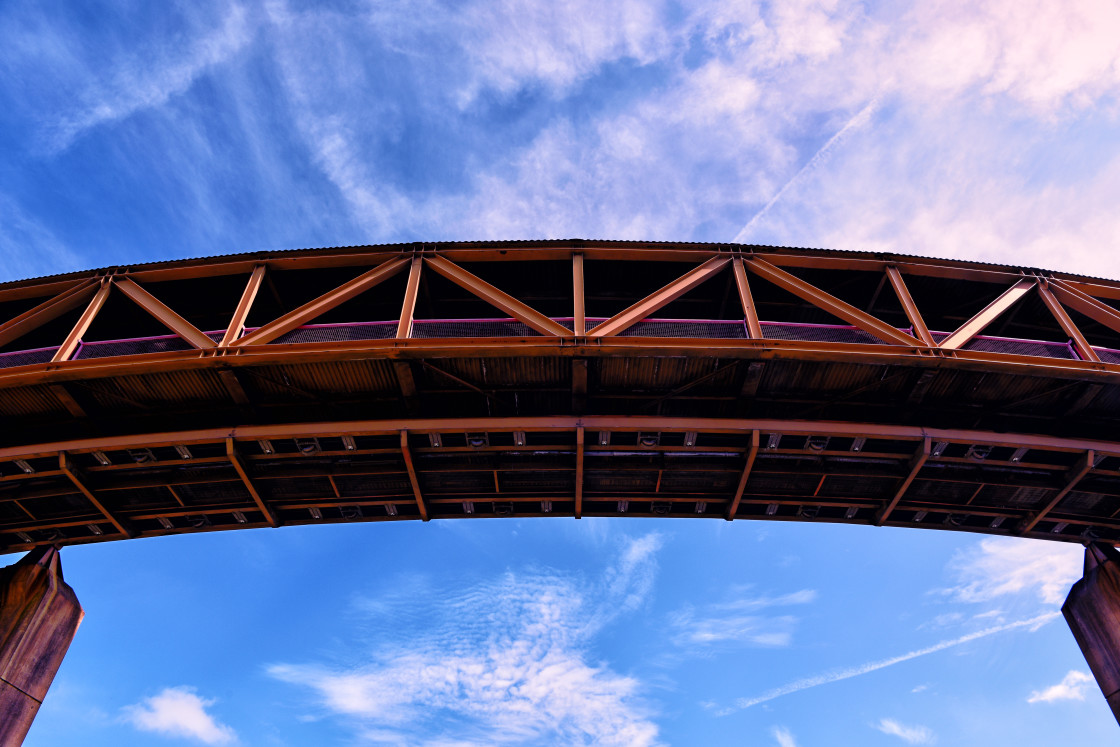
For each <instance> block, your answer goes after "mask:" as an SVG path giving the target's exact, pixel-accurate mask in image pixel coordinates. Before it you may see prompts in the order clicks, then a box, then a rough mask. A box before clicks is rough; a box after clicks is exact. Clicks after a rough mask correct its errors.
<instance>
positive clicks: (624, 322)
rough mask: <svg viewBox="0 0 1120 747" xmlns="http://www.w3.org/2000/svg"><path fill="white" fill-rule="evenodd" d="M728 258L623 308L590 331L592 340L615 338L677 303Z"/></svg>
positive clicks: (715, 259)
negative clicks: (669, 305) (674, 302)
mask: <svg viewBox="0 0 1120 747" xmlns="http://www.w3.org/2000/svg"><path fill="white" fill-rule="evenodd" d="M730 261H731V260H730V258H729V257H712V258H711V259H709V260H708V261H707V262H705V263H704V264H702V265H700V266H699V267H694V268H693V269H691V270H689V271H688V272H686V273H685V274H684V275H681V276H680V277H679V278H677V279H676V280H674V281H673V282H671V283H669V284H668V285H666V286H665V287H664V288H661V289H660V290H658V291H655V292H653V293H651V294H649V295H648V296H646V297H645V298H643V299H642V300H641V301H638V302H637V303H636V304H634V305H633V306H630V307H629V308H626V309H623V310H622V311H620V312H618V313H617V314H615V315H614V316H612V317H611V318H610V319H608V320H607V321H605V322H603V323H602V324H600V325H598V326H597V327H595V329H593V330H591V333H590V337H593V338H595V337H599V338H602V337H612V336H614V335H617V334H619V333H621V332H625V331H626V330H628V329H630V328H631V327H633V326H634V325H635V324H637V323H638V322H640V321H642V320H643V319H645V318H646V317H648V316H649V315H650V314H652V313H653V312H655V311H657V310H658V309H660V308H661V307H663V306H666V305H668V304H670V303H672V302H673V301H675V300H677V299H678V298H680V297H681V296H683V295H684V294H685V293H688V292H689V291H690V290H692V289H693V288H695V287H696V286H698V285H700V284H701V283H703V282H704V281H705V280H707V279H709V278H711V277H712V276H713V275H715V274H717V273H718V272H719V271H720V270H722V269H723V268H724V266H726V265H727V263H728V262H730Z"/></svg>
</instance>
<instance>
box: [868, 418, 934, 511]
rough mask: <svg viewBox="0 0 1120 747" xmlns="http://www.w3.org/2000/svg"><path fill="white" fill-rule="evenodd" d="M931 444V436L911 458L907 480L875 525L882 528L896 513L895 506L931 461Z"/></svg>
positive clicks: (925, 439)
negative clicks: (927, 462) (893, 513)
mask: <svg viewBox="0 0 1120 747" xmlns="http://www.w3.org/2000/svg"><path fill="white" fill-rule="evenodd" d="M930 442H931V439H930V437H929V436H926V437H925V438H923V439H922V445H921V446H919V447H918V450H917V451H916V452H914V456H912V457H910V462H909V464H908V465H907V471H906V477H905V479H903V481H902V484H901V485H899V486H898V490H896V491H895V494H894V497H893V498H891V500H890V502H889V503H888V504H887V505H886V506H884V507H883V510H882V511H880V512H879V515H878V516H876V517H875V523H876V524H877V525H878V526H882V525H883V524H884V523H885V522H886V520H887V519H889V518H890V517H891V513H892V512H893V511H894V509H895V506H897V505H898V502H899V501H901V500H902V496H904V495H906V491H907V489H909V487H910V483H912V482H914V478H916V477H917V476H918V473H919V472H921V471H922V467H923V466H924V465H925V463H926V460H928V459H929V450H930Z"/></svg>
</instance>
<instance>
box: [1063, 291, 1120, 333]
mask: <svg viewBox="0 0 1120 747" xmlns="http://www.w3.org/2000/svg"><path fill="white" fill-rule="evenodd" d="M1047 287H1048V288H1049V289H1050V291H1051V292H1053V294H1054V296H1055V297H1056V298H1057V299H1058V300H1059V301H1061V302H1062V303H1063V304H1065V305H1066V306H1068V307H1070V308H1071V309H1073V310H1074V311H1078V312H1080V313H1082V314H1084V315H1085V316H1087V317H1089V318H1090V319H1092V320H1093V321H1094V322H1097V323H1098V324H1101V325H1103V326H1105V327H1108V328H1109V329H1111V330H1112V331H1113V332H1120V311H1117V310H1116V309H1114V308H1112V307H1111V306H1109V305H1108V304H1106V303H1105V302H1103V301H1101V300H1099V299H1096V298H1093V297H1092V296H1090V295H1089V294H1088V293H1085V292H1084V291H1082V290H1081V289H1080V288H1078V287H1076V286H1074V285H1073V284H1070V283H1066V282H1063V281H1062V280H1058V279H1056V278H1049V282H1048V283H1047Z"/></svg>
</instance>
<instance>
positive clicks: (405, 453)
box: [401, 430, 430, 521]
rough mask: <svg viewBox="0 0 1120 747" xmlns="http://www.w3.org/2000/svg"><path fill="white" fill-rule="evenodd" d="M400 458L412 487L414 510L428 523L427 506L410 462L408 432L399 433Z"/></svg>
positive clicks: (412, 464) (414, 467) (413, 466)
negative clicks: (414, 501)
mask: <svg viewBox="0 0 1120 747" xmlns="http://www.w3.org/2000/svg"><path fill="white" fill-rule="evenodd" d="M401 457H402V458H403V459H404V467H405V469H406V470H407V471H408V482H409V484H410V485H412V496H413V498H415V499H416V510H418V511H419V512H420V518H421V519H423V520H424V521H428V519H429V518H430V517H429V516H428V506H427V504H426V503H425V501H424V494H423V493H422V492H420V478H419V477H417V475H416V465H415V463H414V462H413V461H412V450H411V449H410V448H409V446H408V431H407V430H402V431H401Z"/></svg>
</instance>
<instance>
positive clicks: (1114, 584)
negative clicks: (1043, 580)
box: [1062, 543, 1120, 722]
mask: <svg viewBox="0 0 1120 747" xmlns="http://www.w3.org/2000/svg"><path fill="white" fill-rule="evenodd" d="M1062 614H1063V615H1065V618H1066V622H1067V623H1069V627H1070V630H1072V631H1073V637H1074V638H1076V639H1077V645H1078V646H1080V647H1081V653H1082V654H1084V655H1085V661H1087V662H1088V663H1089V669H1090V670H1092V672H1093V676H1094V677H1096V679H1097V684H1098V685H1100V688H1101V692H1103V693H1104V697H1105V700H1107V701H1108V706H1109V708H1111V709H1112V715H1113V716H1115V717H1116V720H1117V721H1118V722H1120V552H1117V550H1116V548H1114V547H1112V546H1111V545H1102V544H1097V543H1093V544H1091V545H1089V546H1088V547H1086V548H1085V574H1084V576H1083V577H1082V579H1081V580H1080V581H1078V582H1077V583H1076V584H1074V585H1073V588H1072V589H1070V591H1069V596H1068V597H1066V602H1065V604H1063V605H1062Z"/></svg>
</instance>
